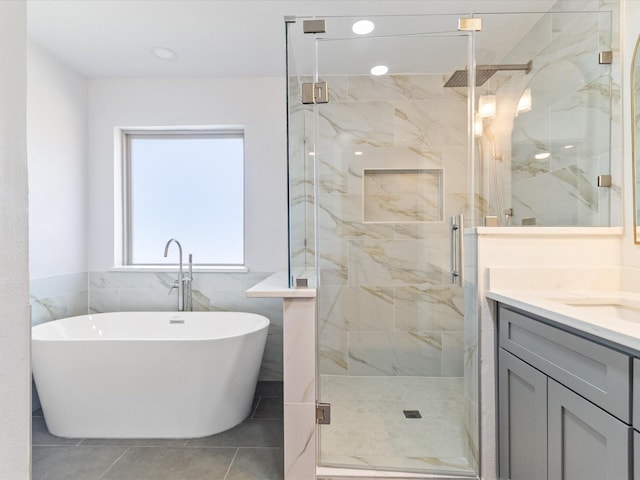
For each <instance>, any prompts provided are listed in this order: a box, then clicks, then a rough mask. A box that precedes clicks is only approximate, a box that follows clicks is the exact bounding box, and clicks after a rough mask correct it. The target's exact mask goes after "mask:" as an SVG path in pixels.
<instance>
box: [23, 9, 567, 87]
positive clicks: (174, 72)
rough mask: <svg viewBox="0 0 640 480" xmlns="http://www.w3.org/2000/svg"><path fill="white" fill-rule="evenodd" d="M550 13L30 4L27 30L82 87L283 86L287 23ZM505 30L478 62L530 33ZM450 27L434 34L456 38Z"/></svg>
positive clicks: (409, 50) (405, 51) (521, 28)
mask: <svg viewBox="0 0 640 480" xmlns="http://www.w3.org/2000/svg"><path fill="white" fill-rule="evenodd" d="M559 1H560V2H568V1H570V0H559ZM574 1H575V0H574ZM554 3H555V0H246V1H244V0H28V1H27V15H28V16H27V19H28V20H27V21H28V25H27V26H28V32H29V38H30V39H31V40H32V41H33V42H34V43H37V44H39V45H40V46H42V47H43V48H45V49H46V50H48V51H50V52H51V53H52V54H53V55H54V56H56V57H57V58H58V59H59V60H61V61H62V62H63V63H65V64H67V65H68V66H69V67H70V68H72V69H73V70H75V71H76V72H78V73H80V74H82V75H84V76H86V77H89V78H114V77H210V76H226V77H229V76H232V77H233V76H237V77H244V76H281V75H284V73H285V26H284V17H285V16H291V15H295V16H298V17H300V16H324V17H329V16H344V15H353V16H362V15H367V16H368V17H371V16H376V15H392V14H393V15H404V17H403V18H404V19H405V20H407V19H409V20H410V19H411V18H413V16H415V15H416V14H441V13H456V14H469V13H472V12H504V11H509V12H542V11H546V10H547V9H549V8H550V7H551V5H553V4H554ZM532 19H533V17H531V20H532ZM505 20H508V19H505ZM336 21H337V20H336ZM327 23H328V25H330V22H329V21H328V22H327ZM447 23H451V22H447ZM504 23H505V25H504V29H503V31H501V34H500V35H494V37H495V38H493V39H490V40H487V41H486V43H485V44H483V45H482V49H483V50H484V51H485V52H491V56H496V57H498V58H496V59H495V61H499V60H500V58H501V57H500V55H501V52H502V51H504V53H506V51H505V48H510V45H513V44H514V43H513V42H516V41H517V39H518V38H519V36H520V35H522V33H524V32H525V31H526V28H527V26H526V25H524V24H515V25H514V24H513V23H514V22H512V21H510V20H509V21H505V22H504ZM397 24H398V23H397V22H396V25H397ZM456 27H457V25H456V26H453V28H450V27H449V26H447V27H439V28H446V29H447V30H449V29H451V30H452V31H455V29H456ZM328 33H330V32H329V31H328ZM510 38H511V40H510ZM154 47H165V48H170V49H172V50H174V51H175V52H176V53H177V54H178V58H177V59H175V60H162V59H159V58H157V57H156V56H154V55H153V54H152V49H153V48H154ZM438 51H439V52H440V53H441V56H442V58H446V57H447V52H446V51H445V50H442V49H439V50H438ZM395 52H396V53H395V55H396V56H397V57H398V59H399V58H400V57H401V56H402V55H405V56H409V57H415V56H416V54H417V53H418V52H417V50H416V49H415V48H414V47H412V46H408V47H404V48H402V49H397V50H395ZM492 61H494V60H492ZM346 63H351V62H346ZM463 67H464V65H459V66H458V67H457V68H463Z"/></svg>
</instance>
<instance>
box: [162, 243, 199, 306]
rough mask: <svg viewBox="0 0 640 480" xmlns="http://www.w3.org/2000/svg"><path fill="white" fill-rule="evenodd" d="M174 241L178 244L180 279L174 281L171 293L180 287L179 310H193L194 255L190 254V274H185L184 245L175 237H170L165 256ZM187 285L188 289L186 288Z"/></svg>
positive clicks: (165, 248) (165, 247)
mask: <svg viewBox="0 0 640 480" xmlns="http://www.w3.org/2000/svg"><path fill="white" fill-rule="evenodd" d="M171 242H174V243H175V244H176V245H177V246H178V279H177V280H175V281H174V282H173V285H172V287H171V289H170V290H169V293H171V292H172V291H173V289H174V288H176V287H177V288H178V311H180V312H184V311H185V310H188V311H190V310H192V308H193V307H192V301H191V280H192V278H191V277H192V255H191V254H189V275H188V276H185V275H184V272H183V269H182V245H180V242H179V241H178V240H176V239H175V238H170V239H169V241H168V242H167V244H166V245H165V246H164V256H165V258H166V257H167V254H168V253H169V245H171ZM185 285H186V289H185ZM185 307H186V308H185Z"/></svg>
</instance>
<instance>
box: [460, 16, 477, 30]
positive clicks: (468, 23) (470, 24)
mask: <svg viewBox="0 0 640 480" xmlns="http://www.w3.org/2000/svg"><path fill="white" fill-rule="evenodd" d="M458 30H459V31H461V32H480V31H481V30H482V19H481V18H459V19H458Z"/></svg>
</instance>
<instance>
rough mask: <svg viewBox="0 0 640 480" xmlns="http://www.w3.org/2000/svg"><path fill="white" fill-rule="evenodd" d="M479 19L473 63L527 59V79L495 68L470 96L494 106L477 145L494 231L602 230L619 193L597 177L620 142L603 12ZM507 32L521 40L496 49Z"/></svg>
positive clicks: (609, 27) (604, 173)
mask: <svg viewBox="0 0 640 480" xmlns="http://www.w3.org/2000/svg"><path fill="white" fill-rule="evenodd" d="M479 16H481V17H482V22H483V24H482V32H481V33H479V34H478V35H477V36H476V52H477V53H476V61H477V64H478V65H482V64H496V63H499V64H523V63H527V62H529V61H531V70H530V71H529V72H523V71H499V72H497V73H496V74H495V75H493V76H491V77H490V78H489V80H488V81H487V82H486V83H484V84H483V85H481V86H479V87H477V89H476V96H477V97H479V98H482V97H483V96H485V95H494V96H495V97H494V98H495V101H496V112H495V115H492V116H491V117H487V118H484V120H483V123H484V125H483V127H484V128H483V133H482V135H481V136H480V137H478V138H477V142H478V145H479V146H480V149H481V153H480V155H479V158H478V162H477V164H478V168H479V169H480V170H481V171H482V173H483V174H482V181H483V184H482V187H481V189H482V191H483V192H484V197H485V198H486V199H487V202H488V203H487V204H485V207H486V212H485V214H486V215H492V216H496V217H497V219H498V222H499V224H500V225H517V226H519V225H539V226H610V225H611V204H612V200H613V201H614V205H617V204H618V202H617V200H616V198H619V192H618V191H616V190H614V189H611V188H609V187H607V186H605V185H602V186H599V182H598V178H599V176H600V178H601V181H602V180H604V182H603V183H606V177H605V176H607V175H609V174H610V173H611V167H610V165H611V162H610V156H611V151H612V149H613V150H615V148H616V146H615V145H612V140H613V139H616V138H618V137H619V134H618V132H612V127H613V128H614V129H615V128H618V127H617V122H612V85H613V80H614V79H613V75H615V72H614V71H612V65H611V64H610V63H606V62H607V61H606V58H602V57H601V53H604V55H605V56H606V52H612V51H613V50H614V45H613V44H612V42H613V35H612V16H611V12H575V11H572V12H558V11H550V12H546V13H537V14H533V13H500V14H482V15H479ZM509 30H517V31H520V32H521V35H520V38H518V39H515V40H516V41H514V42H513V43H512V44H511V45H510V46H509V50H508V51H506V52H497V51H496V50H495V48H493V45H494V42H495V40H496V39H499V38H501V36H502V35H503V32H505V31H509ZM601 62H602V63H601ZM541 192H544V194H541ZM612 196H613V197H614V198H612ZM615 196H617V197H615Z"/></svg>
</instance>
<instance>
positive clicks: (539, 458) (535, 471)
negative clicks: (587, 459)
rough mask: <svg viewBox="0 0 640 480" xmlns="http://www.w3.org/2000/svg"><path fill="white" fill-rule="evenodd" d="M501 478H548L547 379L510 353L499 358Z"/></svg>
mask: <svg viewBox="0 0 640 480" xmlns="http://www.w3.org/2000/svg"><path fill="white" fill-rule="evenodd" d="M498 368H499V371H498V382H499V390H498V402H499V403H498V408H499V417H498V418H499V424H500V478H501V479H505V480H506V479H511V480H532V479H546V478H547V377H546V375H544V374H543V373H541V372H540V371H538V370H536V369H535V368H533V367H532V366H530V365H528V364H526V363H525V362H523V361H522V360H520V359H519V358H517V357H515V356H513V355H511V354H510V353H509V352H507V351H505V350H503V349H500V350H499V359H498Z"/></svg>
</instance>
